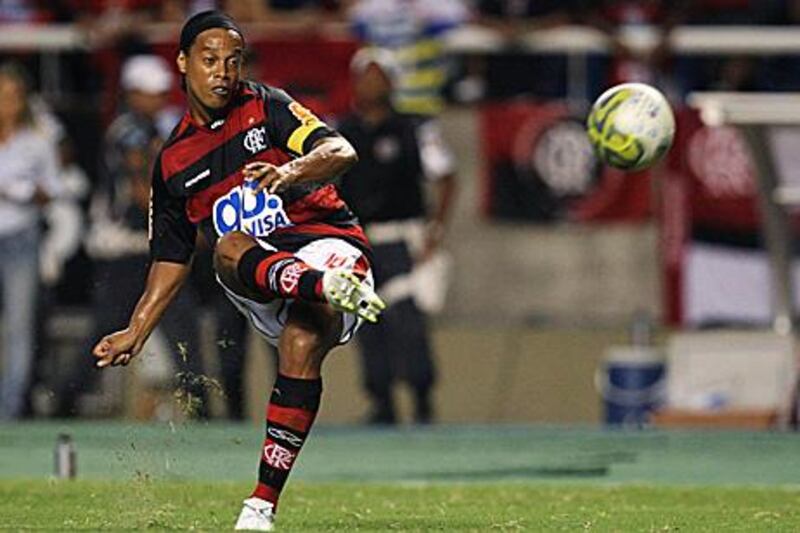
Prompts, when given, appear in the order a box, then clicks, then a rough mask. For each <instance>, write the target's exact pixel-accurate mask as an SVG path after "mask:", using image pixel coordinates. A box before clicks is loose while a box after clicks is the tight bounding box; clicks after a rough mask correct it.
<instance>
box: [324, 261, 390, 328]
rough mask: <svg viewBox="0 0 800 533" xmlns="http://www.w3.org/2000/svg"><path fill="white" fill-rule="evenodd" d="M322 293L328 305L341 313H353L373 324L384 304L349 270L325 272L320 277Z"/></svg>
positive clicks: (384, 306)
mask: <svg viewBox="0 0 800 533" xmlns="http://www.w3.org/2000/svg"><path fill="white" fill-rule="evenodd" d="M322 292H323V294H324V295H325V299H326V300H328V303H329V304H331V306H332V307H333V308H334V309H336V310H337V311H341V312H343V313H353V314H355V315H358V316H359V317H361V318H363V319H364V320H366V321H367V322H372V323H375V322H377V321H378V316H379V315H380V314H381V312H382V311H383V310H384V309H386V304H385V303H383V300H381V299H380V297H378V295H377V294H375V291H374V290H372V287H370V286H369V285H368V284H367V283H364V282H363V281H362V280H360V279H358V277H357V276H356V275H355V274H353V272H352V271H350V270H344V269H333V270H326V271H325V273H324V274H323V275H322Z"/></svg>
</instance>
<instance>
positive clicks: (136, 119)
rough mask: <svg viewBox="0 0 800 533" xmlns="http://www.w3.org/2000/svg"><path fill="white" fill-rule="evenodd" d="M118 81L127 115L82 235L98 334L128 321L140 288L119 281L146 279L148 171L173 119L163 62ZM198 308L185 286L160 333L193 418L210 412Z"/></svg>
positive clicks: (138, 59) (66, 395)
mask: <svg viewBox="0 0 800 533" xmlns="http://www.w3.org/2000/svg"><path fill="white" fill-rule="evenodd" d="M121 83H122V87H123V89H124V90H125V102H126V104H127V108H128V109H127V111H125V112H123V113H122V114H121V115H119V116H118V117H117V118H116V119H115V120H114V122H113V123H112V124H111V126H109V128H108V131H107V132H106V139H105V146H104V153H103V160H104V161H103V163H104V164H103V172H102V175H101V178H102V183H101V184H100V186H99V188H98V190H97V191H96V193H95V195H94V198H93V199H92V205H91V210H90V218H91V221H90V229H89V235H88V237H87V249H88V252H89V255H90V256H91V257H92V259H93V260H94V261H95V287H94V295H93V302H94V306H93V310H94V328H95V331H96V332H101V331H106V330H108V329H113V328H117V327H119V325H120V324H123V323H125V321H126V319H127V317H128V316H129V314H130V310H131V308H132V307H133V305H134V304H135V303H136V297H137V294H138V293H137V292H135V291H138V285H137V284H136V283H130V282H127V283H120V280H129V281H130V280H132V279H137V278H142V277H143V276H144V268H145V266H146V263H147V254H148V240H147V220H148V217H147V213H148V204H149V198H150V171H151V168H152V166H153V164H154V158H155V155H156V153H157V152H158V149H159V148H160V146H161V143H162V142H163V139H164V135H165V134H164V127H165V122H167V121H168V120H169V117H170V116H172V115H171V110H170V108H169V107H168V106H167V101H168V95H169V91H170V90H171V88H172V84H173V75H172V72H171V70H170V68H169V66H168V64H167V63H166V61H165V60H164V59H163V58H161V57H158V56H149V55H142V56H134V57H132V58H130V59H128V60H127V61H126V63H125V64H124V66H123V69H122V80H121ZM173 124H174V122H173ZM159 127H161V128H162V129H160V128H159ZM132 291H134V292H132ZM110 302H111V303H110ZM197 308H198V305H197V297H196V295H195V294H194V293H193V292H192V291H191V287H186V288H184V290H183V291H181V293H180V294H179V295H178V296H177V297H176V300H175V302H174V303H173V305H172V306H171V307H170V309H169V310H168V311H167V314H166V316H165V319H164V321H163V322H162V325H163V330H162V331H164V333H165V334H166V337H167V339H168V340H169V344H170V348H171V350H170V351H171V353H172V355H173V359H174V361H175V366H176V367H177V369H178V374H177V377H178V385H179V387H180V389H181V391H182V393H183V394H184V395H185V397H187V398H192V399H193V401H192V405H193V409H192V413H190V414H194V415H197V416H200V417H205V416H207V414H208V411H207V405H206V404H207V402H206V392H205V387H204V383H203V381H202V380H201V376H202V360H201V357H200V354H199V350H198V346H197V340H198V333H197V323H196V321H194V320H186V319H185V317H186V316H196V313H197ZM97 336H99V333H97V334H93V335H91V336H90V337H89V338H88V339H87V341H89V342H91V341H92V340H93V339H95V338H96V337H97ZM90 352H91V345H87V347H86V350H85V353H90ZM90 363H91V362H90V361H89V360H88V359H87V360H86V365H85V366H80V367H76V369H75V371H74V372H73V373H72V375H71V376H70V377H69V378H68V379H67V380H66V382H65V383H64V385H63V388H62V391H61V394H60V401H59V405H58V408H59V411H58V413H57V415H58V416H72V415H74V414H75V403H76V400H77V398H78V396H79V395H80V394H81V393H83V392H84V391H85V390H86V388H87V387H88V386H90V385H91V383H92V382H93V381H94V378H95V376H96V375H97V374H96V373H95V372H94V370H93V369H90V368H89V364H90Z"/></svg>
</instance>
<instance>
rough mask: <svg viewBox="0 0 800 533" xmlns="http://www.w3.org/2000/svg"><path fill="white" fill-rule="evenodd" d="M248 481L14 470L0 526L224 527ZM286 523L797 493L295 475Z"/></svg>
mask: <svg viewBox="0 0 800 533" xmlns="http://www.w3.org/2000/svg"><path fill="white" fill-rule="evenodd" d="M249 488H250V486H249V484H244V483H239V484H233V483H227V482H225V483H202V482H183V483H175V482H154V481H144V480H139V481H114V482H104V481H79V482H70V483H65V482H46V481H15V482H5V483H2V484H0V528H8V529H17V528H23V527H24V528H36V529H39V528H42V529H50V530H68V529H89V530H99V529H104V530H106V529H137V530H138V529H146V528H151V529H152V528H156V529H181V530H187V529H194V530H224V529H231V528H232V525H233V523H234V521H235V519H236V513H237V512H238V506H237V505H236V504H237V503H238V502H239V500H240V499H241V497H242V494H245V493H246V492H247V490H248V489H249ZM281 505H282V508H281V512H280V515H279V516H280V520H279V525H280V526H281V529H282V530H285V531H390V530H391V531H433V530H439V531H441V530H459V531H469V530H471V531H490V530H500V531H514V530H529V531H576V530H598V531H609V530H616V531H714V532H717V531H768V530H769V531H797V529H798V526H800V492H798V491H789V490H780V489H733V488H716V489H708V488H675V487H639V486H630V487H627V486H626V487H597V486H575V485H567V486H537V485H531V484H525V483H511V484H509V483H492V484H484V483H481V484H444V485H443V484H435V485H429V486H419V485H418V486H402V485H400V486H398V485H379V484H366V485H365V484H357V483H353V482H343V483H335V484H333V483H323V484H308V483H298V484H295V485H293V486H292V487H291V488H290V489H287V492H286V494H285V496H284V500H283V501H282V502H281Z"/></svg>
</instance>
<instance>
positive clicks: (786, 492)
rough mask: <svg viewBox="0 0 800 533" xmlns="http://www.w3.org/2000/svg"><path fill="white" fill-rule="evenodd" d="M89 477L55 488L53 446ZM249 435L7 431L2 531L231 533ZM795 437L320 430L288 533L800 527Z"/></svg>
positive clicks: (285, 504)
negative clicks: (64, 449) (58, 440)
mask: <svg viewBox="0 0 800 533" xmlns="http://www.w3.org/2000/svg"><path fill="white" fill-rule="evenodd" d="M61 431H68V432H70V433H71V434H72V435H73V438H74V439H75V442H76V447H77V450H78V472H79V479H78V480H75V481H55V480H52V479H49V475H50V472H51V470H52V450H53V444H54V442H55V437H56V435H57V434H58V433H59V432H61ZM260 435H261V429H260V428H258V427H257V426H254V425H249V424H248V425H225V424H211V425H183V426H173V425H167V424H157V425H130V424H120V423H112V424H108V423H105V424H87V423H82V424H70V425H62V424H58V423H55V424H54V423H35V424H17V425H6V426H0V529H10V530H22V529H43V530H52V531H64V530H98V529H103V530H111V529H145V528H149V529H155V530H158V529H179V530H186V529H194V530H207V531H214V530H230V529H231V528H232V525H233V523H234V521H235V518H236V514H237V513H238V510H239V504H240V501H241V499H242V498H243V497H244V496H246V495H247V494H248V492H249V490H250V489H251V487H252V477H253V475H254V468H255V464H256V461H257V454H258V449H259V443H260ZM798 452H800V441H798V439H797V437H796V436H795V435H791V434H777V433H776V434H770V433H731V432H728V433H725V432H714V433H711V432H703V433H697V432H694V433H693V432H670V433H666V432H656V431H640V432H614V431H603V430H597V429H590V428H548V427H504V426H472V427H462V426H457V427H453V426H450V427H448V426H444V427H434V428H425V429H419V430H408V429H406V430H403V429H401V430H391V431H370V430H365V429H361V428H320V429H319V431H315V435H314V439H312V440H310V441H309V443H308V446H307V448H306V449H305V450H304V451H303V454H302V455H301V459H300V462H299V464H298V469H297V472H295V473H293V479H292V482H291V483H290V484H289V487H288V489H287V491H286V493H285V495H284V498H283V500H282V502H281V510H280V513H279V522H278V525H279V527H280V530H283V531H333V530H335V531H389V530H397V531H434V530H461V531H464V530H472V531H487V530H500V531H503V530H506V531H514V530H527V531H575V530H596V531H800V484H798V482H800V461H798V460H797V458H798V457H800V453H798Z"/></svg>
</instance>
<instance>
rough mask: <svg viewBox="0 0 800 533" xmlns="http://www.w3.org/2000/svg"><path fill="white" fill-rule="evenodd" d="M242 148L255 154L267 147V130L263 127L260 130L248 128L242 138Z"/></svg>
mask: <svg viewBox="0 0 800 533" xmlns="http://www.w3.org/2000/svg"><path fill="white" fill-rule="evenodd" d="M244 147H245V148H247V150H248V151H249V152H250V153H251V154H255V153H258V152H260V151H261V150H264V149H265V148H266V147H267V130H266V128H264V127H263V126H262V127H260V128H250V129H249V130H247V133H246V134H245V136H244Z"/></svg>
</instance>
